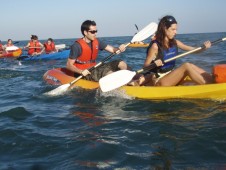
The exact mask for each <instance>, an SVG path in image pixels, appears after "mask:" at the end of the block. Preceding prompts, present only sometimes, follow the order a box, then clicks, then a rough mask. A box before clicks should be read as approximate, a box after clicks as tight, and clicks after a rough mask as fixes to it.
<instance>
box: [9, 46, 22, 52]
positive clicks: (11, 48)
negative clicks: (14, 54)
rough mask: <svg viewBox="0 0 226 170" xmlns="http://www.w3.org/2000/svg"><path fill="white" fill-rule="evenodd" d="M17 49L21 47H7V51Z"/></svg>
mask: <svg viewBox="0 0 226 170" xmlns="http://www.w3.org/2000/svg"><path fill="white" fill-rule="evenodd" d="M17 49H19V47H17V46H9V47H6V51H13V50H17Z"/></svg>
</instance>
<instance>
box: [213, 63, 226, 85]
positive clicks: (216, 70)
mask: <svg viewBox="0 0 226 170" xmlns="http://www.w3.org/2000/svg"><path fill="white" fill-rule="evenodd" d="M212 72H213V76H214V80H215V82H216V83H226V64H217V65H215V66H213V70H212Z"/></svg>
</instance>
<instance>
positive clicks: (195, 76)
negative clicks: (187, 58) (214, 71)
mask: <svg viewBox="0 0 226 170" xmlns="http://www.w3.org/2000/svg"><path fill="white" fill-rule="evenodd" d="M186 76H189V77H190V78H191V79H192V80H193V81H194V82H196V83H197V84H207V83H211V82H212V81H211V75H209V74H208V73H207V72H205V71H204V70H203V69H201V68H199V67H197V66H195V65H194V64H191V63H184V64H183V65H181V66H180V67H179V68H177V69H175V70H173V71H172V72H171V73H169V74H167V75H166V76H164V77H163V78H161V79H160V80H159V81H158V82H157V83H156V86H175V85H177V84H179V83H180V82H181V81H182V80H183V79H184V78H185V77H186Z"/></svg>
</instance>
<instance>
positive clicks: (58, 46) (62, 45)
mask: <svg viewBox="0 0 226 170" xmlns="http://www.w3.org/2000/svg"><path fill="white" fill-rule="evenodd" d="M55 48H56V49H57V50H59V49H63V48H66V44H58V45H55Z"/></svg>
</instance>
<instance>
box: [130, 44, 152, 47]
mask: <svg viewBox="0 0 226 170" xmlns="http://www.w3.org/2000/svg"><path fill="white" fill-rule="evenodd" d="M148 46H149V44H148V43H145V44H139V43H132V44H130V45H129V46H128V47H133V48H144V47H148Z"/></svg>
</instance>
